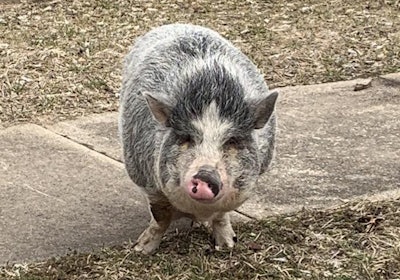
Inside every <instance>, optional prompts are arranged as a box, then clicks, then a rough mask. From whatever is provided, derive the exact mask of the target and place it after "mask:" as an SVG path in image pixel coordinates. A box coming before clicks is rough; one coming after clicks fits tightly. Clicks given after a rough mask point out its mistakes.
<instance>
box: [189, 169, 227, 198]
mask: <svg viewBox="0 0 400 280" xmlns="http://www.w3.org/2000/svg"><path fill="white" fill-rule="evenodd" d="M221 188H222V181H221V177H220V175H219V173H218V171H217V170H216V169H215V168H213V167H212V166H208V165H204V166H202V167H200V169H199V171H198V172H197V174H196V175H194V176H193V177H192V178H191V179H190V181H189V183H188V185H187V192H188V194H189V196H190V197H191V198H193V199H196V200H203V201H207V200H212V199H213V198H214V197H216V196H217V195H218V193H219V191H220V190H221Z"/></svg>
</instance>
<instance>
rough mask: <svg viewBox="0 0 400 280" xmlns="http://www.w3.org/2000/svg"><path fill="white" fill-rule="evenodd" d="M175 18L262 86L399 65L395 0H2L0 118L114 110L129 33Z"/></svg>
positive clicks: (399, 6) (399, 8) (399, 14)
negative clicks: (234, 51) (210, 39)
mask: <svg viewBox="0 0 400 280" xmlns="http://www.w3.org/2000/svg"><path fill="white" fill-rule="evenodd" d="M177 21H178V22H191V23H196V24H201V25H206V26H209V27H212V28H214V29H216V30H217V31H219V32H220V33H222V34H223V35H225V36H226V37H227V38H229V39H230V40H232V41H233V42H234V43H235V44H236V45H238V46H239V47H240V48H241V49H242V50H243V51H244V52H245V53H246V54H248V55H249V56H250V57H251V58H252V59H254V61H255V62H256V64H257V65H258V66H259V67H260V68H261V69H262V71H263V73H264V74H265V78H266V80H267V82H268V83H269V84H270V85H271V87H277V86H285V85H297V84H312V83H321V82H328V81H338V80H345V79H352V78H354V77H365V76H375V75H379V74H383V73H390V72H397V71H399V70H400V28H399V27H400V3H399V1H398V0H392V1H390V0H385V1H384V0H374V1H365V0H364V1H345V0H334V1H321V0H307V1H303V0H295V1H286V0H285V1H284V0H274V1H262V0H247V1H245V0H240V1H239V0H229V1H222V0H217V1H211V0H194V1H190V2H187V1H182V0H168V1H167V0H163V1H158V0H157V1H156V0H152V1H147V0H146V1H144V0H135V1H133V0H131V1H129V0H115V1H108V0H70V1H61V0H55V1H46V0H42V1H40V0H26V1H22V3H20V4H18V0H7V1H3V2H1V4H0V82H1V83H0V125H3V126H8V125H12V124H14V123H18V122H27V121H32V122H41V121H43V120H45V119H47V120H49V119H50V120H54V119H57V120H60V119H64V118H72V117H76V116H81V115H85V114H89V113H95V112H96V113H97V112H104V111H114V110H116V109H117V102H118V98H117V93H118V88H119V83H120V70H121V62H122V58H123V56H124V55H125V54H126V52H127V51H128V48H129V46H130V45H131V43H132V41H133V39H134V38H135V37H136V36H137V35H139V34H142V33H144V32H146V31H148V30H149V29H150V28H151V27H154V26H157V25H161V24H166V23H172V22H177Z"/></svg>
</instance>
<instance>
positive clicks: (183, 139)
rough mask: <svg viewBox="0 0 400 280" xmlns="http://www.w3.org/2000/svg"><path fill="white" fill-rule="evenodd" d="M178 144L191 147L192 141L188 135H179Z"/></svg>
mask: <svg viewBox="0 0 400 280" xmlns="http://www.w3.org/2000/svg"><path fill="white" fill-rule="evenodd" d="M179 142H180V143H181V145H184V144H185V145H192V144H193V142H194V140H193V138H192V137H191V136H190V135H179Z"/></svg>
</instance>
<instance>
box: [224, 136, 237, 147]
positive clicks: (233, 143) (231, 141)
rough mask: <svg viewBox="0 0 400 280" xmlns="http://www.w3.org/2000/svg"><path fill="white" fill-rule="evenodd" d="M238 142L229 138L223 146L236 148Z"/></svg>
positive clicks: (233, 138)
mask: <svg viewBox="0 0 400 280" xmlns="http://www.w3.org/2000/svg"><path fill="white" fill-rule="evenodd" d="M239 143H240V141H239V139H238V138H236V137H231V138H229V139H228V140H227V141H226V142H225V146H237V145H239Z"/></svg>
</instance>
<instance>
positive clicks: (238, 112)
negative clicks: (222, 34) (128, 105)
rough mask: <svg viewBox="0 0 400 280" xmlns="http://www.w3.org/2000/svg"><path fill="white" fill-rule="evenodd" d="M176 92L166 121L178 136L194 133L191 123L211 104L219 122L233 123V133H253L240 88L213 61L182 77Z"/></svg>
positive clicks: (247, 108)
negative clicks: (215, 106) (216, 112)
mask: <svg viewBox="0 0 400 280" xmlns="http://www.w3.org/2000/svg"><path fill="white" fill-rule="evenodd" d="M179 90H180V93H179V94H178V96H179V98H178V99H177V103H176V105H175V106H174V107H173V109H172V113H171V116H170V119H169V121H168V122H169V123H168V124H169V125H170V126H171V127H172V128H174V129H175V130H176V131H177V132H180V131H181V132H187V131H191V130H193V127H192V125H191V121H193V120H195V119H198V118H199V117H200V116H202V115H203V113H204V109H205V108H207V107H208V106H209V105H210V104H211V102H213V101H214V102H215V103H216V105H217V108H218V112H219V116H220V117H221V119H223V120H225V121H228V122H232V123H233V128H234V130H235V131H234V132H233V133H241V134H249V133H250V131H251V130H252V129H253V122H254V118H253V116H252V114H251V112H250V108H249V106H248V104H246V102H245V101H244V92H243V87H242V85H241V84H240V83H239V82H238V81H237V80H236V79H235V77H233V76H232V74H231V73H229V72H228V71H227V69H226V68H225V67H224V66H223V65H219V64H217V63H216V62H215V61H213V62H212V63H209V64H206V65H204V67H203V68H200V69H198V72H197V73H196V72H193V75H192V76H190V77H185V79H183V80H182V81H181V84H180V86H179Z"/></svg>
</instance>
